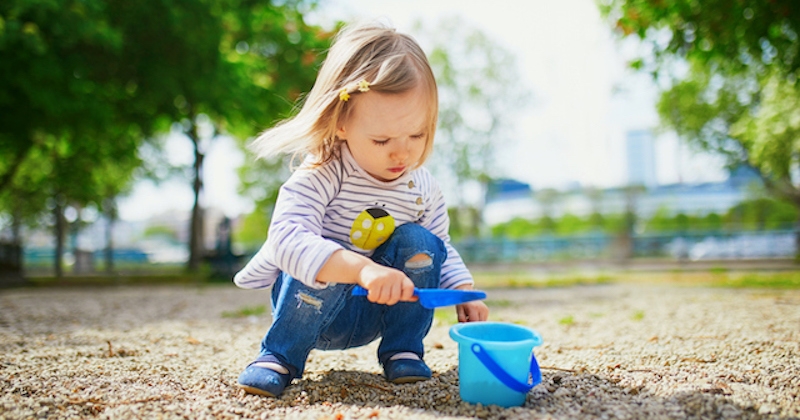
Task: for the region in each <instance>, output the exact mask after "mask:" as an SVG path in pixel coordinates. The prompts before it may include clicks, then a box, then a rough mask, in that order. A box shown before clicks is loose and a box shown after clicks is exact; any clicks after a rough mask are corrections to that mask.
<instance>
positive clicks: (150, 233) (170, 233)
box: [144, 226, 178, 241]
mask: <svg viewBox="0 0 800 420" xmlns="http://www.w3.org/2000/svg"><path fill="white" fill-rule="evenodd" d="M144 237H145V238H153V237H162V238H169V239H174V240H176V241H177V239H178V233H177V232H175V229H173V228H171V227H169V226H149V227H147V229H145V230H144Z"/></svg>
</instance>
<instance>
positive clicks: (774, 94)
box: [600, 0, 800, 252]
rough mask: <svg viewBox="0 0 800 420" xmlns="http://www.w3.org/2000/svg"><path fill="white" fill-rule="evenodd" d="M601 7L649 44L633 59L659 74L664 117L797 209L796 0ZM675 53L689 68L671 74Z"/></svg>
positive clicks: (620, 1)
mask: <svg viewBox="0 0 800 420" xmlns="http://www.w3.org/2000/svg"><path fill="white" fill-rule="evenodd" d="M600 9H601V11H602V13H603V14H604V15H605V16H606V17H607V18H608V20H609V21H610V23H611V24H612V25H613V26H614V27H615V28H616V29H617V30H618V31H619V33H620V35H621V36H622V37H627V36H636V37H638V38H639V39H641V40H642V41H643V42H645V43H646V44H648V45H649V46H650V47H652V51H653V55H652V56H651V57H642V58H643V60H644V61H643V62H644V64H643V65H641V63H640V65H637V66H636V67H637V68H640V69H645V70H647V71H650V72H652V74H653V75H654V76H655V77H656V78H657V79H659V80H660V81H661V82H663V83H661V86H664V87H665V88H664V91H663V92H662V94H661V98H660V99H659V102H658V112H659V115H660V117H661V121H662V123H663V125H665V126H666V127H667V128H670V129H673V130H675V131H676V132H677V133H678V135H679V136H680V137H681V138H682V139H684V140H685V141H687V142H688V143H689V144H691V145H693V146H694V147H696V148H698V149H701V150H706V151H710V152H712V153H716V154H719V155H721V156H723V157H725V158H726V160H727V163H728V165H729V166H730V167H737V166H739V165H742V164H746V165H750V166H751V167H753V168H755V169H756V170H757V171H758V172H759V174H760V175H761V176H762V178H763V180H764V183H765V185H766V186H767V188H768V190H769V191H770V193H771V194H772V195H773V196H775V197H777V198H779V199H784V200H787V201H789V202H791V203H793V205H794V206H796V207H798V208H800V188H798V184H797V182H796V180H793V175H792V174H793V173H795V172H796V170H797V168H798V167H800V156H799V155H798V154H797V150H798V145H797V141H798V138H800V82H798V70H800V7H797V2H796V1H795V0H771V1H767V2H730V1H726V0H709V1H704V2H702V4H701V3H700V2H697V1H694V0H677V1H672V2H667V3H664V2H651V1H644V0H604V1H603V2H602V3H601V4H600ZM681 62H682V63H685V64H688V69H687V71H685V72H683V73H678V72H676V71H674V70H675V69H676V67H680V66H676V65H675V64H676V63H681ZM665 73H666V74H668V75H669V76H671V79H670V78H668V77H666V76H665ZM799 252H800V250H799Z"/></svg>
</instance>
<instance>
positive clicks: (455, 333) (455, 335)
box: [450, 321, 544, 347]
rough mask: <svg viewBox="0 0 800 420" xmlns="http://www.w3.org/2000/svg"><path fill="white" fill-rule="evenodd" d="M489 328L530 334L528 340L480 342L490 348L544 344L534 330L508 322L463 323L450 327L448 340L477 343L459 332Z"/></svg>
mask: <svg viewBox="0 0 800 420" xmlns="http://www.w3.org/2000/svg"><path fill="white" fill-rule="evenodd" d="M491 326H502V327H512V328H518V329H520V330H524V331H526V332H529V333H530V334H531V337H530V338H526V339H522V340H515V341H493V340H480V341H481V342H483V343H491V345H492V346H519V345H520V343H532V347H537V346H541V345H542V343H543V342H544V341H543V340H542V336H541V335H540V334H539V332H537V331H536V330H534V329H532V328H529V327H526V326H523V325H517V324H512V323H510V322H499V321H482V322H464V323H458V324H455V325H453V326H451V327H450V338H452V339H453V340H455V341H456V342H458V343H471V342H475V341H477V340H476V339H475V338H473V337H468V336H466V335H464V334H463V332H462V331H461V330H464V329H470V328H480V327H491Z"/></svg>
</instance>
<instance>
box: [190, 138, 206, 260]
mask: <svg viewBox="0 0 800 420" xmlns="http://www.w3.org/2000/svg"><path fill="white" fill-rule="evenodd" d="M187 135H188V136H189V138H190V139H191V140H192V143H193V144H194V179H193V180H192V189H193V191H194V205H193V206H192V220H191V221H190V234H189V264H188V270H189V272H192V273H196V272H197V271H198V270H199V269H200V263H201V262H202V259H203V248H204V246H203V210H202V208H201V207H200V193H201V192H202V191H203V159H204V158H205V156H204V155H203V153H202V152H201V150H200V136H199V134H198V132H197V124H196V123H192V130H191V131H190V132H189V133H187Z"/></svg>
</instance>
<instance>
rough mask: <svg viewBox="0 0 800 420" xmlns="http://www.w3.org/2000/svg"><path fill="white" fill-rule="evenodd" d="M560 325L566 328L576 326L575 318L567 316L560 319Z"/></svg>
mask: <svg viewBox="0 0 800 420" xmlns="http://www.w3.org/2000/svg"><path fill="white" fill-rule="evenodd" d="M558 323H559V324H561V325H566V326H570V325H574V324H575V317H573V316H572V315H567V316H565V317H563V318H561V319H559V320H558Z"/></svg>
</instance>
